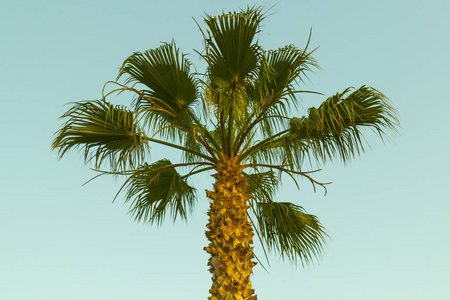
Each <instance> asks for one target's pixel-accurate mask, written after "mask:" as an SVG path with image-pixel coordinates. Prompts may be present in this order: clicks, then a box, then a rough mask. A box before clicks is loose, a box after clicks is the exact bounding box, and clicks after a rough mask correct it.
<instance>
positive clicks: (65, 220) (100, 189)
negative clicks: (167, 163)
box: [0, 0, 450, 300]
mask: <svg viewBox="0 0 450 300" xmlns="http://www.w3.org/2000/svg"><path fill="white" fill-rule="evenodd" d="M247 4H248V5H254V4H256V5H264V7H266V8H269V7H271V6H273V5H274V4H276V5H275V7H274V8H272V9H271V10H270V15H269V16H268V17H267V18H266V20H265V21H264V24H263V28H262V29H263V32H262V33H261V35H260V41H261V44H262V45H263V46H264V47H265V48H266V49H271V48H277V47H281V46H284V45H286V44H291V43H292V44H295V45H297V46H299V47H302V46H304V45H305V43H306V41H307V38H308V33H309V30H310V28H312V30H313V35H312V40H311V47H317V46H320V47H319V49H318V50H317V51H316V53H315V58H316V59H317V60H318V61H319V64H320V66H321V67H322V70H320V71H317V72H315V73H314V74H313V75H311V76H310V82H306V87H307V88H309V89H311V90H315V91H319V92H322V93H324V94H325V95H327V96H328V95H332V94H334V93H336V92H338V91H343V90H344V89H345V88H346V87H348V86H355V87H359V86H361V85H363V84H367V85H371V86H373V87H375V88H377V89H378V90H380V91H382V92H383V93H385V94H386V95H387V96H388V97H389V98H390V99H391V101H392V102H393V103H394V105H395V107H396V108H397V109H398V110H399V112H400V121H401V129H400V135H398V136H396V137H393V138H392V139H391V141H388V142H386V144H383V143H382V142H381V141H380V140H379V139H378V138H377V137H376V136H374V135H372V134H368V135H367V139H368V141H369V142H370V144H371V146H372V147H371V148H368V149H367V152H366V153H365V154H364V155H362V156H361V157H360V158H356V159H355V160H353V161H352V162H351V163H350V164H348V165H344V164H343V163H341V162H333V163H328V164H327V165H326V166H324V167H323V171H322V172H321V173H320V174H318V175H317V177H316V178H317V179H319V180H323V181H333V184H332V185H331V186H330V187H329V188H328V194H327V195H326V196H323V193H321V192H318V193H316V194H314V193H313V191H312V189H311V186H310V185H309V183H307V182H306V181H305V182H303V184H302V186H301V190H300V191H297V190H296V189H295V187H294V186H293V185H292V183H290V182H288V181H286V182H285V183H284V184H283V186H282V188H281V190H280V192H279V194H278V197H277V199H278V200H279V201H292V202H294V203H296V204H299V205H302V206H303V207H305V208H306V209H307V210H308V212H309V213H312V214H315V215H317V216H318V217H319V219H320V220H321V222H322V223H323V224H324V225H325V227H326V228H327V230H328V233H329V235H330V236H331V239H330V240H329V241H328V244H327V247H326V251H325V254H324V255H323V257H322V258H321V259H320V260H319V262H318V263H317V264H315V265H313V266H309V267H306V268H302V267H300V266H299V267H295V266H292V265H290V264H289V263H288V262H282V261H281V260H280V259H279V258H278V257H277V256H276V255H271V256H270V257H271V267H270V268H269V273H267V272H265V271H264V270H263V269H262V268H261V267H260V266H257V267H255V269H254V275H253V285H254V287H255V289H256V291H257V294H258V299H261V300H264V299H270V300H272V299H285V298H288V299H314V300H325V299H326V300H329V299H333V300H378V299H383V300H394V299H395V300H399V299H400V300H403V299H405V300H406V299H408V300H422V299H436V300H444V299H449V298H450V288H449V287H448V278H449V271H448V270H449V269H450V256H449V255H448V253H450V234H449V232H450V221H449V218H448V214H449V212H450V201H449V196H448V192H447V191H445V188H446V187H447V186H448V182H449V181H450V175H449V173H448V170H449V168H450V163H449V159H448V153H449V152H450V142H449V139H448V138H449V133H450V121H449V118H448V111H449V109H450V104H449V96H448V92H447V88H448V86H449V82H450V55H449V53H450V41H449V39H448V37H449V29H450V21H449V18H448V15H449V13H450V4H449V2H447V1H437V0H432V1H349V0H344V1H293V0H281V1H278V2H273V1H258V2H254V1H236V0H233V1H227V2H225V1H215V0H214V1H206V0H205V1H201V0H192V1H166V2H163V1H148V0H147V1H133V0H130V1H101V0H90V1H49V0H41V1H23V0H16V1H7V0H3V1H1V2H0V36H1V43H0V70H1V72H0V101H1V118H0V132H1V137H2V138H1V141H0V157H1V158H0V240H1V246H0V299H7V300H29V299H33V300H41V299H45V300H53V299H54V300H59V299H68V300H71V299H74V300H76V299H83V300H97V299H108V300H127V299H163V300H165V299H167V300H171V299H186V300H191V299H192V300H194V299H206V297H207V296H208V289H209V287H210V274H209V273H208V271H207V266H206V262H207V258H208V256H207V254H206V253H205V252H204V251H203V250H202V248H203V247H204V246H205V245H206V244H207V240H206V238H205V237H204V230H205V224H206V215H205V212H206V209H207V206H208V205H207V200H206V197H205V193H204V189H206V188H210V186H211V183H212V179H211V178H209V177H207V176H205V177H199V179H198V180H195V183H196V187H197V189H198V191H199V193H198V194H199V200H198V204H197V207H196V209H195V212H194V214H193V215H192V217H191V218H190V221H189V223H184V222H177V223H175V224H172V223H171V222H170V221H169V222H166V223H165V224H164V225H163V226H162V227H160V228H158V227H156V226H153V227H152V226H149V225H145V224H138V223H135V222H133V221H132V219H131V217H130V216H129V215H127V209H128V207H127V205H126V204H123V202H122V201H121V200H122V198H121V197H120V196H119V198H118V199H117V201H116V202H114V203H111V202H112V199H113V197H114V195H115V193H116V191H117V190H118V188H119V187H120V181H115V180H114V179H113V178H100V179H98V180H95V181H93V182H91V183H89V184H87V185H85V186H82V184H83V183H84V182H86V181H87V180H88V179H90V178H91V177H92V176H93V175H95V174H94V173H93V172H92V171H90V170H89V166H85V165H84V164H83V162H82V160H81V158H80V155H79V154H77V153H71V154H69V155H68V156H67V157H65V158H64V159H63V160H61V161H58V160H57V157H56V153H54V152H52V151H51V149H50V144H51V140H52V138H53V133H54V132H55V131H56V130H58V128H59V126H60V125H61V122H60V121H59V120H58V117H59V116H60V115H61V114H62V113H64V111H65V110H67V109H68V108H69V106H67V105H65V104H66V103H68V102H73V101H79V100H86V99H95V98H99V97H100V96H101V88H102V86H103V84H104V83H105V82H106V81H108V80H114V79H115V78H116V75H117V71H118V68H119V67H120V66H121V63H122V62H123V60H124V59H125V58H126V57H128V56H129V55H130V54H132V53H133V52H134V51H142V50H146V49H150V48H154V47H157V46H158V45H159V44H160V42H162V41H170V40H172V39H174V40H175V41H176V42H177V45H178V46H179V47H181V48H182V49H183V51H184V52H185V53H190V54H191V56H190V59H191V60H192V62H193V63H194V64H196V65H197V66H198V67H199V69H201V68H203V67H204V65H202V63H201V62H200V59H198V57H197V56H196V55H195V52H194V51H193V49H201V47H202V44H201V34H200V32H199V31H198V29H197V26H196V24H195V22H194V20H193V18H195V19H196V20H198V21H199V22H200V23H201V20H202V16H203V15H204V12H206V13H208V14H213V15H214V14H219V13H221V12H222V11H229V10H237V9H239V8H242V7H245V6H246V5H247ZM324 99H325V98H324V97H320V96H305V97H303V105H304V107H305V108H307V107H310V106H317V105H319V104H320V103H321V101H323V100H324ZM113 101H115V102H116V103H123V104H127V101H128V99H127V98H126V97H120V98H117V99H114V100H113ZM167 154H168V155H171V156H172V157H173V155H175V156H176V153H172V152H167V151H166V150H165V149H163V148H155V151H154V153H153V154H152V157H151V159H152V160H156V159H158V158H161V157H164V155H167ZM256 253H257V254H258V253H259V254H260V255H259V256H260V257H262V256H263V254H262V252H261V248H260V247H259V246H258V245H256Z"/></svg>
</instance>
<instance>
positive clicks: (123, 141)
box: [52, 100, 148, 169]
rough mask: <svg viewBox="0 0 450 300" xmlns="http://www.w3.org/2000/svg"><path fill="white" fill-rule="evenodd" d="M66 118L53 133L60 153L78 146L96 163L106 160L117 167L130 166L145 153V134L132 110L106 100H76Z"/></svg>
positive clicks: (62, 153) (86, 157)
mask: <svg viewBox="0 0 450 300" xmlns="http://www.w3.org/2000/svg"><path fill="white" fill-rule="evenodd" d="M61 118H62V119H68V120H67V121H66V123H65V124H64V125H63V127H62V128H61V129H60V130H59V131H58V132H57V133H56V138H55V139H54V141H53V144H52V147H53V149H58V155H59V157H60V158H61V157H63V156H64V155H65V154H66V152H67V151H68V150H70V149H76V150H81V151H82V152H83V154H84V159H85V161H86V162H90V161H94V162H95V167H99V166H100V165H101V164H102V162H104V161H105V160H108V161H109V163H110V165H111V167H112V168H113V169H116V168H118V167H124V166H125V165H127V164H128V165H131V166H133V165H134V164H136V163H137V162H139V161H140V160H141V159H142V158H143V155H144V152H145V150H146V149H148V144H147V141H146V136H145V135H144V133H143V131H142V130H141V129H140V127H139V126H138V124H136V122H135V114H134V113H133V112H132V111H130V110H128V109H126V108H125V107H123V106H114V105H112V104H110V103H108V102H106V101H100V100H96V101H85V102H77V103H75V105H74V106H73V107H72V108H71V109H69V110H68V111H67V112H66V113H65V114H64V115H63V116H62V117H61Z"/></svg>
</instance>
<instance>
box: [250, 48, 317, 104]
mask: <svg viewBox="0 0 450 300" xmlns="http://www.w3.org/2000/svg"><path fill="white" fill-rule="evenodd" d="M313 68H318V64H317V62H316V60H315V59H314V58H313V57H312V56H311V55H310V53H306V52H305V51H304V50H301V49H298V48H297V47H295V46H294V45H287V46H285V47H283V48H279V49H277V50H270V51H267V52H265V53H264V55H263V59H262V60H261V64H260V70H259V76H258V78H257V80H256V81H255V84H254V91H253V98H254V99H256V100H257V101H258V102H257V108H259V110H267V109H268V107H271V106H274V105H280V104H281V103H284V104H285V105H287V107H286V108H289V104H291V103H292V104H294V105H295V106H296V105H297V99H296V98H295V93H294V90H295V89H294V87H293V84H294V83H300V82H302V81H303V80H304V78H303V77H306V76H307V74H306V72H311V71H312V69H313ZM286 108H284V109H283V112H285V111H286Z"/></svg>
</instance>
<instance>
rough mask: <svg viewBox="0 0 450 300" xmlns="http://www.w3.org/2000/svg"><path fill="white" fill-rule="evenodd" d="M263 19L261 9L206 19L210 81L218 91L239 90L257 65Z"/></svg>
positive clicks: (205, 56) (206, 58)
mask: <svg viewBox="0 0 450 300" xmlns="http://www.w3.org/2000/svg"><path fill="white" fill-rule="evenodd" d="M263 18H264V16H263V14H262V12H261V8H254V7H253V8H248V9H247V10H246V11H240V12H230V13H224V14H222V15H220V16H209V15H207V16H206V18H205V23H206V25H207V26H208V34H209V36H208V37H206V41H205V42H206V54H205V55H204V56H203V57H204V58H205V60H206V61H207V63H208V65H209V70H208V73H209V77H210V81H211V83H212V84H213V86H214V89H217V90H222V91H224V90H228V89H229V88H236V89H239V88H241V87H243V86H245V83H246V82H245V80H246V79H247V77H248V76H249V75H250V74H251V73H252V72H254V71H255V69H256V67H257V64H258V56H259V47H258V46H257V45H256V44H255V43H254V39H255V36H256V34H257V33H258V32H259V26H260V22H261V21H262V20H263Z"/></svg>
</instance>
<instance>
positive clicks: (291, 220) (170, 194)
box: [52, 7, 397, 263]
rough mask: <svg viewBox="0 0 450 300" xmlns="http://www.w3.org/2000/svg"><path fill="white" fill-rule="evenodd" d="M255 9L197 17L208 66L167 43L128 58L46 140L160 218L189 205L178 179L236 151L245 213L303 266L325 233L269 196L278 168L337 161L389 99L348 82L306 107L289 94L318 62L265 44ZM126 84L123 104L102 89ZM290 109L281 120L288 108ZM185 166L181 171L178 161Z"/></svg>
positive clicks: (191, 199)
mask: <svg viewBox="0 0 450 300" xmlns="http://www.w3.org/2000/svg"><path fill="white" fill-rule="evenodd" d="M263 19H264V14H263V13H262V11H261V8H255V7H253V8H248V9H246V10H242V11H238V12H230V13H224V14H222V15H220V16H209V15H207V16H206V17H205V19H204V22H205V24H206V29H204V30H202V33H203V35H204V49H203V50H202V51H201V52H198V53H199V55H200V56H201V57H202V58H203V59H204V61H205V62H206V64H207V68H206V72H205V73H204V74H200V75H199V74H197V73H195V72H194V71H193V66H192V64H191V62H190V61H189V59H188V58H187V56H186V55H184V54H182V53H181V51H180V50H179V48H177V46H176V44H175V43H174V42H171V43H165V44H162V45H161V46H160V47H158V48H156V49H153V50H148V51H144V52H136V53H134V54H132V55H131V56H130V57H128V58H127V59H126V60H125V61H124V63H123V65H122V67H121V68H120V71H119V75H118V78H117V80H119V79H122V78H123V79H124V81H122V82H123V83H118V82H109V83H108V84H113V85H115V88H114V89H113V90H112V91H110V92H109V93H106V94H105V93H104V95H103V98H102V99H101V100H93V101H84V102H77V103H75V104H74V105H73V107H72V108H71V109H69V110H68V111H67V113H65V114H64V115H63V116H62V118H63V119H64V120H65V123H64V124H63V126H62V128H61V129H60V130H59V131H58V132H57V133H56V137H55V139H54V141H53V145H52V146H53V148H54V149H57V150H58V154H59V156H60V157H63V156H64V155H65V154H66V153H67V151H69V150H72V149H77V150H80V151H81V152H82V153H83V154H84V159H85V161H86V162H92V163H93V164H94V167H95V168H96V169H97V170H100V168H101V167H102V166H103V167H105V166H109V167H110V168H111V169H110V170H109V171H102V172H103V173H102V174H116V175H117V174H120V175H124V176H126V178H127V179H126V182H125V184H124V186H123V189H124V190H125V199H126V201H129V202H130V203H131V208H130V210H131V212H132V214H133V215H134V216H135V218H136V219H137V220H140V221H145V222H151V223H152V222H156V223H158V224H161V223H162V221H163V220H164V217H165V215H166V214H170V215H171V217H172V219H176V218H177V217H181V218H183V219H186V218H187V217H188V212H189V211H192V209H193V207H194V204H195V199H196V196H195V188H194V187H192V186H191V185H190V184H189V182H188V179H189V178H190V177H192V176H194V175H196V174H199V173H202V172H207V171H214V170H215V169H216V168H217V165H218V163H219V162H220V160H221V159H222V157H227V158H237V160H238V162H239V164H240V165H242V167H243V169H244V171H243V175H244V176H245V178H246V180H247V182H248V186H249V188H248V193H249V194H250V195H252V196H253V198H252V199H250V201H249V204H250V210H249V211H250V212H251V218H252V221H253V226H254V229H255V231H256V232H257V234H258V237H259V238H260V240H261V241H262V242H263V245H264V244H265V245H267V248H268V249H269V250H274V251H276V252H278V253H279V254H281V255H282V257H284V258H287V259H290V260H293V261H297V260H300V261H301V262H302V263H308V262H310V261H311V260H312V258H313V257H315V256H317V255H318V254H320V253H321V251H322V245H323V242H324V239H325V237H326V233H325V232H324V228H323V227H322V225H321V224H320V222H319V221H318V219H317V218H316V217H315V216H313V215H310V214H307V213H306V211H305V210H304V209H303V208H302V207H301V206H298V205H297V204H293V203H290V202H275V201H274V195H275V192H276V189H277V186H278V184H279V182H280V179H281V176H280V175H281V174H283V173H285V174H287V175H289V176H290V177H291V178H292V179H293V180H294V181H296V178H297V177H298V176H303V177H306V178H307V179H308V180H310V181H311V183H312V184H313V186H315V185H321V186H323V184H322V183H319V182H317V181H315V180H314V179H313V178H312V177H311V174H310V173H311V172H307V171H305V170H304V168H305V165H306V166H308V165H310V164H308V165H307V164H306V163H307V162H311V161H316V162H317V163H319V164H320V163H323V162H325V161H327V160H333V159H336V158H338V159H342V160H344V161H348V160H349V159H351V158H352V157H354V156H356V155H359V154H360V153H362V151H364V143H365V140H364V138H363V133H364V130H365V129H366V128H369V129H372V130H373V131H375V132H376V133H378V134H379V135H380V136H381V137H383V136H384V135H385V134H386V133H387V132H388V131H390V130H392V129H395V127H396V125H397V119H396V111H395V109H394V108H393V107H392V106H390V104H389V102H388V99H387V98H386V97H385V96H384V95H383V94H382V93H381V92H379V91H377V90H376V89H374V88H371V87H368V86H362V87H360V88H348V89H345V90H344V91H343V92H342V93H336V94H335V95H333V96H331V97H329V98H327V99H326V100H325V101H324V102H323V104H322V105H320V106H319V107H317V108H310V109H308V111H307V112H306V114H305V113H303V114H302V113H301V112H300V111H299V110H298V107H299V106H298V104H299V97H298V94H299V93H301V92H306V91H302V90H300V89H299V88H298V87H299V86H301V84H302V82H303V80H304V79H305V78H306V76H307V73H308V72H310V71H312V70H313V69H314V68H316V67H317V63H316V61H315V60H314V58H313V57H312V56H311V53H312V51H310V52H308V50H307V49H299V48H297V47H295V46H293V45H288V46H284V47H281V48H279V49H275V50H265V49H264V48H263V47H262V46H261V45H259V44H258V40H257V36H258V33H259V31H260V24H261V22H262V21H263ZM124 91H129V92H131V93H133V94H134V95H135V98H134V101H133V102H132V104H131V105H130V106H129V107H126V106H121V105H113V104H111V103H110V102H108V101H107V97H108V96H109V95H111V94H113V93H121V92H124ZM291 111H292V114H293V115H296V116H295V117H291V116H290V114H291ZM155 144H160V145H163V146H167V147H172V148H175V149H178V150H180V151H181V153H182V160H181V161H180V162H178V163H172V162H171V161H169V160H167V159H164V160H160V161H156V162H153V163H151V162H148V161H146V157H148V154H149V153H150V152H151V151H152V150H151V148H150V147H151V146H152V145H155ZM179 168H182V169H183V170H186V168H187V169H188V171H187V173H185V174H180V173H179V172H178V171H177V169H179Z"/></svg>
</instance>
